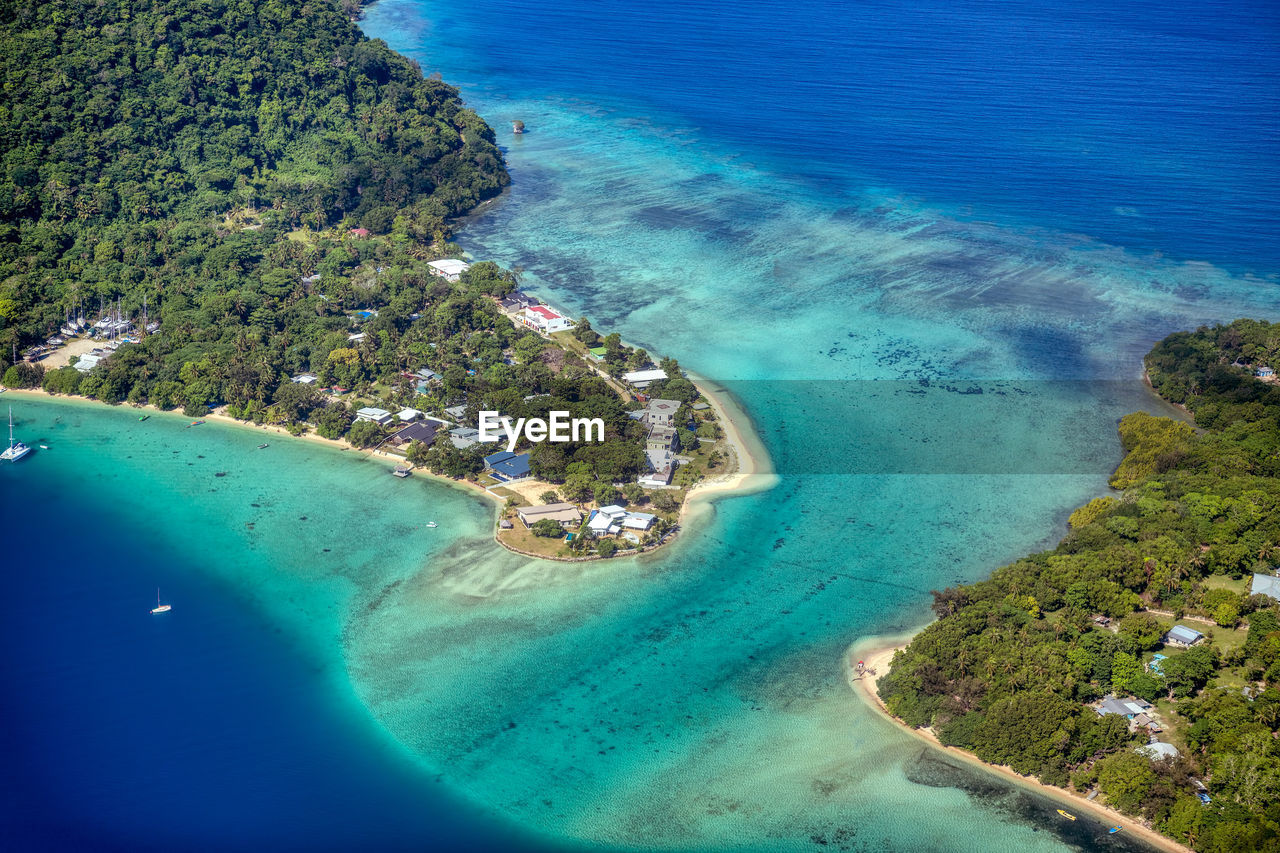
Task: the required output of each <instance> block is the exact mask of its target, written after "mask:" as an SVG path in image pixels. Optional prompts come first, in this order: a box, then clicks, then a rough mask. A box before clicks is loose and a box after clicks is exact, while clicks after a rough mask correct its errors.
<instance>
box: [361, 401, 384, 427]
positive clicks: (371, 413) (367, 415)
mask: <svg viewBox="0 0 1280 853" xmlns="http://www.w3.org/2000/svg"><path fill="white" fill-rule="evenodd" d="M356 420H357V421H373V422H374V423H375V424H377V425H378V426H386V425H387V424H389V423H391V413H390V412H388V411H387V410H386V409H375V408H374V407H373V406H365V407H364V408H363V409H361V410H360V411H358V412H356Z"/></svg>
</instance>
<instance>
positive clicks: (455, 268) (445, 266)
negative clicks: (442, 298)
mask: <svg viewBox="0 0 1280 853" xmlns="http://www.w3.org/2000/svg"><path fill="white" fill-rule="evenodd" d="M427 269H429V270H431V272H432V273H434V274H435V275H438V276H440V277H441V278H443V279H444V280H445V281H462V274H463V273H464V272H466V271H467V270H469V269H471V264H469V263H467V262H466V261H459V260H456V259H454V258H443V259H441V260H438V261H430V262H428V263H427Z"/></svg>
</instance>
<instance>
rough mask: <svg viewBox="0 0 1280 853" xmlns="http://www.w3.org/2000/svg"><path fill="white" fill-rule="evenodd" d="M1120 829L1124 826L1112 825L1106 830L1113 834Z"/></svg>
mask: <svg viewBox="0 0 1280 853" xmlns="http://www.w3.org/2000/svg"><path fill="white" fill-rule="evenodd" d="M1122 829H1124V827H1123V826H1113V827H1111V828H1110V829H1108V830H1107V832H1108V833H1109V834H1110V835H1115V834H1116V833H1117V832H1119V831H1120V830H1122Z"/></svg>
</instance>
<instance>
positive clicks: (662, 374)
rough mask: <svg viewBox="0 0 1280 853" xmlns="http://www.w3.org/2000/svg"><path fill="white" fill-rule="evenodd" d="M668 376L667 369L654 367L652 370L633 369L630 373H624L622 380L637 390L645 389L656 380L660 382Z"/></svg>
mask: <svg viewBox="0 0 1280 853" xmlns="http://www.w3.org/2000/svg"><path fill="white" fill-rule="evenodd" d="M666 378H667V373H666V371H665V370H659V369H657V368H653V369H650V370H633V371H631V372H630V373H624V374H622V381H623V382H625V383H627V384H628V385H630V386H631V387H632V388H635V389H637V390H641V391H642V390H644V389H645V388H648V387H649V386H650V385H652V384H653V383H654V382H660V381H661V380H663V379H666Z"/></svg>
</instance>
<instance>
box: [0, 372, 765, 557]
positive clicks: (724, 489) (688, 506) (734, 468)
mask: <svg viewBox="0 0 1280 853" xmlns="http://www.w3.org/2000/svg"><path fill="white" fill-rule="evenodd" d="M696 384H697V386H698V390H699V391H700V392H701V393H702V395H703V397H704V398H705V399H706V400H707V402H708V403H709V404H710V405H711V407H712V409H714V410H715V413H716V417H717V418H718V419H719V422H720V425H721V427H722V428H723V429H724V431H725V440H726V443H727V444H728V445H729V448H730V451H731V453H732V455H733V460H732V461H731V463H730V464H729V470H728V471H727V472H726V473H724V474H722V475H720V476H718V477H713V478H711V479H708V480H705V481H703V482H701V483H698V484H697V485H696V486H694V488H693V489H691V490H690V492H689V494H688V496H687V498H686V501H685V506H684V507H682V508H681V516H682V518H681V523H682V524H683V523H687V522H688V521H689V520H690V519H692V518H694V517H696V515H697V512H696V510H695V506H696V503H697V501H698V500H699V499H703V498H708V497H711V496H713V495H722V494H726V493H730V492H736V493H746V492H752V491H758V490H760V489H763V488H767V487H769V486H771V485H773V483H774V482H775V477H774V476H773V474H772V473H771V472H769V471H768V466H767V460H768V454H767V453H766V451H765V450H764V446H763V445H762V444H761V443H760V440H759V438H757V437H756V435H755V433H754V431H747V432H744V431H743V429H742V427H741V424H743V423H750V418H749V416H748V415H747V414H746V412H744V411H743V410H742V409H741V407H739V406H738V405H737V404H736V402H735V401H734V400H733V399H732V397H730V396H729V395H728V394H727V392H725V391H724V390H723V389H720V388H718V387H714V386H711V385H710V383H707V382H705V381H704V380H696ZM6 393H7V394H14V395H17V396H19V397H21V396H23V395H30V396H31V397H43V398H46V399H54V398H57V399H63V400H78V401H81V402H84V403H91V404H93V405H108V404H106V403H102V402H100V401H97V400H89V399H86V398H84V397H78V396H66V395H61V394H50V393H49V392H47V391H45V390H44V389H42V388H28V389H19V388H11V389H7V391H6ZM120 405H122V406H126V405H128V406H130V408H134V409H138V410H140V411H146V412H148V413H155V414H159V415H164V416H167V417H179V418H181V417H185V415H182V414H181V413H180V412H176V411H169V412H166V411H164V410H161V409H158V408H156V407H155V406H152V405H150V404H147V405H143V406H133V405H131V404H126V403H122V404H120ZM202 419H203V420H206V421H217V422H218V423H223V424H229V425H231V426H234V427H237V428H239V429H247V430H253V431H255V432H260V433H268V434H270V435H272V436H276V437H280V438H289V439H300V440H303V441H310V442H314V443H316V444H319V445H323V446H326V447H329V448H336V449H338V450H340V451H342V452H352V453H359V454H361V455H363V456H366V457H369V458H374V459H380V460H382V461H385V462H386V463H387V464H389V465H400V464H404V459H403V458H402V457H400V456H395V455H392V454H389V453H386V452H384V451H380V450H370V449H367V448H364V449H362V448H357V447H355V446H353V445H352V444H351V443H350V442H349V441H347V440H346V439H345V438H341V439H329V438H324V437H323V436H320V435H317V434H316V433H315V432H312V431H310V430H308V431H307V432H305V433H303V434H302V435H293V434H292V433H290V432H289V431H288V430H287V429H285V428H284V427H282V426H277V425H273V424H255V423H251V422H248V421H242V420H239V419H237V418H233V417H231V416H230V415H228V414H226V413H225V411H223V410H221V409H218V410H214V411H212V412H210V413H209V414H207V415H205V416H204V417H203V418H202ZM414 476H415V477H418V476H425V477H428V478H430V479H432V480H434V481H436V482H439V483H443V484H445V485H448V486H452V487H454V488H461V489H463V490H464V491H466V492H468V493H469V494H475V495H481V496H483V497H485V498H487V499H488V500H490V501H492V502H493V503H495V504H497V505H498V506H505V505H506V498H505V497H504V496H501V495H496V494H494V493H493V492H491V491H489V490H488V489H486V488H485V487H484V486H481V485H480V484H479V483H474V482H472V481H470V480H454V479H452V478H450V477H445V476H443V475H440V474H433V473H431V472H430V471H427V470H425V469H423V468H415V469H414ZM521 487H522V488H521ZM504 488H506V489H508V490H509V491H515V492H519V493H520V494H523V495H524V496H525V497H526V499H528V500H530V502H531V503H537V501H536V500H534V498H536V497H538V496H540V494H541V493H542V492H545V491H547V490H548V489H554V488H555V484H553V483H543V482H540V481H530V482H528V483H523V484H516V486H515V487H512V486H506V487H504ZM535 493H536V494H535ZM494 541H496V542H498V544H500V545H502V546H503V547H504V548H508V550H511V549H510V548H509V546H507V545H506V544H505V543H503V542H501V541H499V540H498V539H497V535H496V530H495V536H494ZM659 547H661V546H659ZM517 553H524V552H519V551H518V552H517ZM527 556H535V557H536V555H527ZM539 559H541V558H539Z"/></svg>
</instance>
